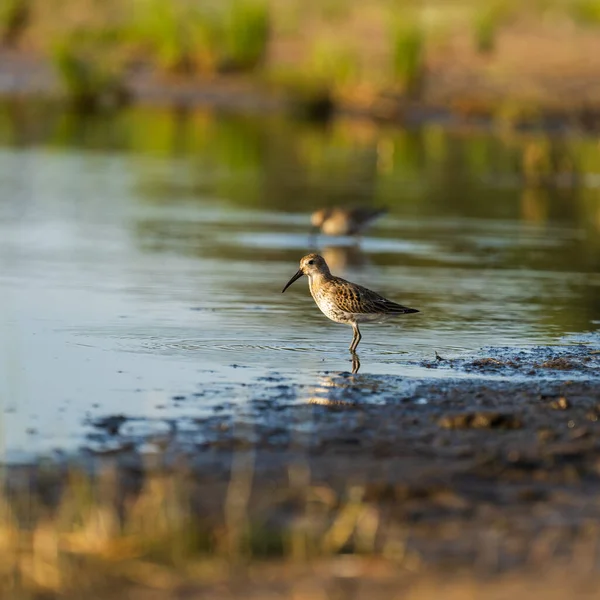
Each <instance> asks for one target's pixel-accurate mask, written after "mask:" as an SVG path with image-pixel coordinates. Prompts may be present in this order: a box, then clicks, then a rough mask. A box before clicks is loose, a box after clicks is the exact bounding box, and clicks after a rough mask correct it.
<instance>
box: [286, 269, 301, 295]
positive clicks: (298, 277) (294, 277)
mask: <svg viewBox="0 0 600 600" xmlns="http://www.w3.org/2000/svg"><path fill="white" fill-rule="evenodd" d="M302 275H304V273H303V272H302V269H298V272H297V273H296V274H295V275H294V276H293V277H292V278H291V279H290V280H289V281H288V282H287V283H286V284H285V287H284V288H283V289H282V290H281V293H282V294H283V292H285V290H287V289H288V288H289V287H290V285H292V283H294V281H296V279H300V277H302Z"/></svg>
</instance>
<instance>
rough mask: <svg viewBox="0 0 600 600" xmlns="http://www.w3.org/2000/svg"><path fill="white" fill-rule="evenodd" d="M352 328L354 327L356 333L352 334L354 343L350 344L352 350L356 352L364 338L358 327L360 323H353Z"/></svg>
mask: <svg viewBox="0 0 600 600" xmlns="http://www.w3.org/2000/svg"><path fill="white" fill-rule="evenodd" d="M352 329H354V335H353V336H352V343H351V344H350V352H355V351H356V348H357V346H358V343H359V342H360V340H361V339H362V335H360V330H359V329H358V323H352Z"/></svg>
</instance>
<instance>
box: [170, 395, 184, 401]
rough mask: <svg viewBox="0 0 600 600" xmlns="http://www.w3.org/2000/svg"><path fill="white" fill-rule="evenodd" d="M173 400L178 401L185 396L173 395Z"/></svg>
mask: <svg viewBox="0 0 600 600" xmlns="http://www.w3.org/2000/svg"><path fill="white" fill-rule="evenodd" d="M172 399H173V400H176V401H179V400H185V396H173V398H172Z"/></svg>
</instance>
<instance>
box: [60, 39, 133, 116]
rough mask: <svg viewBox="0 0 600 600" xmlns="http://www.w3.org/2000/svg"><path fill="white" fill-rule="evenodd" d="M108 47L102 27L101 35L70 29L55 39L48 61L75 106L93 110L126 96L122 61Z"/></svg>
mask: <svg viewBox="0 0 600 600" xmlns="http://www.w3.org/2000/svg"><path fill="white" fill-rule="evenodd" d="M112 47H113V43H112V36H111V35H110V34H109V33H108V32H106V31H105V32H103V33H102V34H101V35H93V34H91V33H89V32H85V33H74V34H72V35H71V36H66V37H65V38H64V39H62V40H60V41H57V42H56V43H55V45H54V48H53V52H52V56H51V59H52V63H53V65H54V67H55V69H56V71H57V73H58V75H59V78H60V81H61V83H62V87H63V90H64V92H65V95H66V97H67V100H68V101H69V103H70V104H71V105H72V106H73V107H74V108H75V109H77V110H83V111H88V110H95V109H98V108H102V107H110V106H116V105H120V104H122V103H123V102H124V101H125V100H126V97H127V92H126V89H125V85H124V77H123V65H122V64H121V62H120V60H119V59H118V58H117V57H116V55H115V54H112V53H111V51H110V48H112ZM99 56H102V60H99V58H98V57H99Z"/></svg>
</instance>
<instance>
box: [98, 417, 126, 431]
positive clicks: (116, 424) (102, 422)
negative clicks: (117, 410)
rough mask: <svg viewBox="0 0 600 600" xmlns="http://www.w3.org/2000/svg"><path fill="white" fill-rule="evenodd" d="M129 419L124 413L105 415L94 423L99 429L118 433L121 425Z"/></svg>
mask: <svg viewBox="0 0 600 600" xmlns="http://www.w3.org/2000/svg"><path fill="white" fill-rule="evenodd" d="M125 421H127V417H125V416H124V415H112V416H110V417H104V418H102V419H98V420H97V421H95V422H94V425H95V426H96V427H98V428H99V429H104V430H105V431H106V433H107V434H108V435H117V434H118V433H119V429H120V428H121V425H123V423H125Z"/></svg>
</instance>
